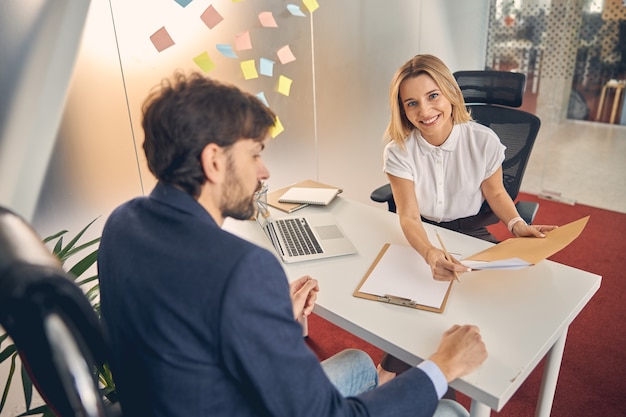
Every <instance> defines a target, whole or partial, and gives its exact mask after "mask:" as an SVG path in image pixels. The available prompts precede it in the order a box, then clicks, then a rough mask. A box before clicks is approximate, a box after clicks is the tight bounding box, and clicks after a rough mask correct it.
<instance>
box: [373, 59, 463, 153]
mask: <svg viewBox="0 0 626 417" xmlns="http://www.w3.org/2000/svg"><path fill="white" fill-rule="evenodd" d="M421 74H427V75H429V76H430V77H431V78H432V79H433V80H434V81H435V83H436V84H437V86H438V87H439V89H440V90H441V92H442V94H443V95H444V97H445V98H447V99H448V101H450V104H452V121H453V123H454V124H458V123H465V122H469V121H470V120H472V116H471V115H470V113H469V111H468V110H467V108H466V107H465V100H463V93H461V89H460V88H459V85H458V84H457V82H456V80H455V78H454V76H453V75H452V72H450V70H449V69H448V67H447V66H446V64H444V63H443V61H442V60H440V59H439V58H437V57H436V56H433V55H428V54H423V55H416V56H414V57H413V58H411V59H410V60H409V61H407V62H406V63H405V64H404V65H402V66H401V67H400V68H399V69H398V71H396V74H395V75H394V76H393V79H392V81H391V87H390V90H389V107H390V108H391V119H390V120H389V125H388V126H387V130H386V131H385V139H386V140H387V141H394V142H396V143H397V144H398V145H399V146H400V147H402V148H403V149H404V139H405V138H406V137H407V136H408V135H409V134H410V133H411V132H412V131H413V129H415V126H414V125H413V124H412V123H411V122H410V121H409V119H408V118H407V117H406V114H405V113H404V106H403V105H402V100H401V98H400V85H401V84H402V82H403V81H404V80H406V79H407V78H413V77H417V76H418V75H421Z"/></svg>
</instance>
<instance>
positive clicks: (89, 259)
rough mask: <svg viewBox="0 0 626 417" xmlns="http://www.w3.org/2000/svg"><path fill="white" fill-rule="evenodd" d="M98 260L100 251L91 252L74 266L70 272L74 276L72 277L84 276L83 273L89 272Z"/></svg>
mask: <svg viewBox="0 0 626 417" xmlns="http://www.w3.org/2000/svg"><path fill="white" fill-rule="evenodd" d="M97 260H98V250H97V249H96V250H95V251H93V252H91V253H90V254H89V255H87V256H85V257H84V258H83V259H81V260H80V261H78V262H77V263H76V265H74V266H73V267H72V268H71V269H70V270H69V273H70V274H72V276H74V277H76V278H78V277H80V276H81V275H82V274H83V272H85V271H86V270H88V269H89V268H90V267H91V266H92V265H93V264H94V263H96V261H97Z"/></svg>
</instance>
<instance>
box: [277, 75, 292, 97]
mask: <svg viewBox="0 0 626 417" xmlns="http://www.w3.org/2000/svg"><path fill="white" fill-rule="evenodd" d="M292 82H293V80H292V79H291V78H287V77H285V76H284V75H281V76H280V77H278V88H277V90H278V92H279V93H280V94H283V95H285V96H289V91H291V83H292Z"/></svg>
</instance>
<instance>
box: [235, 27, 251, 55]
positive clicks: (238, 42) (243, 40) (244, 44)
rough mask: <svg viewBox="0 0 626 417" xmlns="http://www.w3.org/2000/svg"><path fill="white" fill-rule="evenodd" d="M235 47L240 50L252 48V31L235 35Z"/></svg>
mask: <svg viewBox="0 0 626 417" xmlns="http://www.w3.org/2000/svg"><path fill="white" fill-rule="evenodd" d="M235 47H236V48H237V50H238V51H245V50H246V49H252V42H250V32H248V31H245V32H242V33H239V34H237V35H235Z"/></svg>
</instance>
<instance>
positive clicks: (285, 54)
mask: <svg viewBox="0 0 626 417" xmlns="http://www.w3.org/2000/svg"><path fill="white" fill-rule="evenodd" d="M276 55H278V59H279V60H280V63H281V64H287V63H289V62H291V61H295V60H296V57H295V56H293V53H292V52H291V48H290V47H289V45H285V46H283V47H282V48H280V49H279V50H278V52H276Z"/></svg>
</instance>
